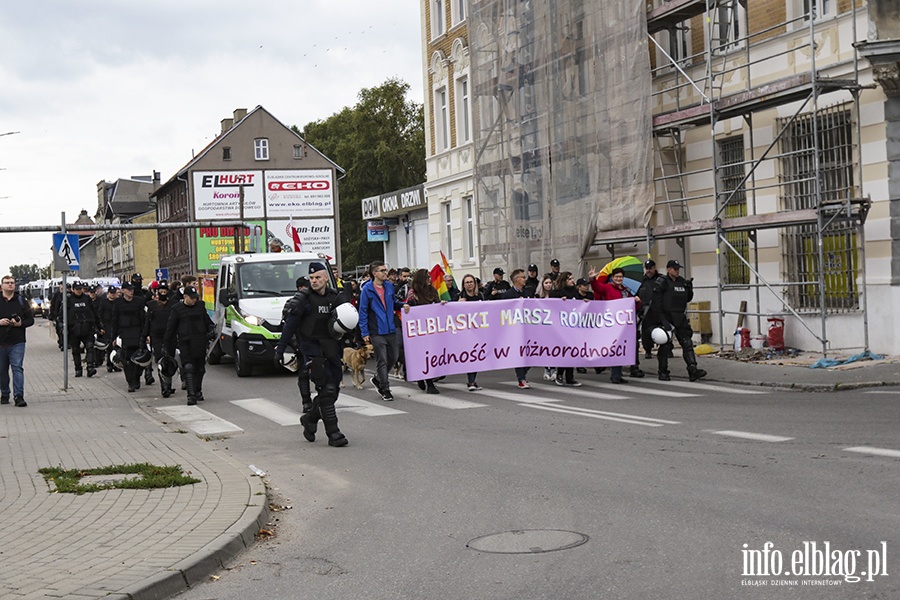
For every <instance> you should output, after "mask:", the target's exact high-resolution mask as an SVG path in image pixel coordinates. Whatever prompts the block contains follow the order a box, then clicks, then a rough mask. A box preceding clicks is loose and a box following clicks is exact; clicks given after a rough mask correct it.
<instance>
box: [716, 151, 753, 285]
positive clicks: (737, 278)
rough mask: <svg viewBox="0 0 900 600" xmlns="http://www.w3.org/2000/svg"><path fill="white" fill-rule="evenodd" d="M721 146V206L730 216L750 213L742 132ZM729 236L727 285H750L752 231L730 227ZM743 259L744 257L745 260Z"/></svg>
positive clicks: (725, 265)
mask: <svg viewBox="0 0 900 600" xmlns="http://www.w3.org/2000/svg"><path fill="white" fill-rule="evenodd" d="M717 145H718V147H719V165H720V168H719V171H718V177H719V188H720V192H719V199H718V202H717V204H718V206H722V204H725V210H724V211H723V215H724V216H725V217H726V218H734V217H746V216H747V191H746V189H745V187H744V186H745V183H744V178H745V176H746V175H745V166H744V136H742V135H738V136H734V137H729V138H725V139H723V140H719V141H718V142H717ZM725 239H726V240H727V241H728V243H729V244H730V245H731V247H732V248H734V250H733V251H732V250H731V249H730V248H729V249H728V250H726V251H725V253H724V271H725V282H724V283H725V284H726V285H747V284H749V283H750V268H749V267H748V266H747V263H748V262H749V260H750V234H749V233H747V232H746V231H729V232H727V233H726V234H725ZM741 259H743V260H741Z"/></svg>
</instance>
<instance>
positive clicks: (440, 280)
mask: <svg viewBox="0 0 900 600" xmlns="http://www.w3.org/2000/svg"><path fill="white" fill-rule="evenodd" d="M430 273H431V285H433V286H434V289H436V290H437V293H438V296H440V297H441V300H446V301H448V302H449V301H450V292H449V291H448V290H447V284H446V282H445V281H444V270H443V269H442V268H441V265H434V266H433V267H432V268H431V271H430Z"/></svg>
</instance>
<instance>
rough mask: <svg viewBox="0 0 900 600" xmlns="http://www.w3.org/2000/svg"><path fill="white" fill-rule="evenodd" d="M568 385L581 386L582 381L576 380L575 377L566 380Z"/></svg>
mask: <svg viewBox="0 0 900 600" xmlns="http://www.w3.org/2000/svg"><path fill="white" fill-rule="evenodd" d="M566 385H567V386H569V387H581V382H580V381H575V380H574V379H573V380H572V381H567V382H566Z"/></svg>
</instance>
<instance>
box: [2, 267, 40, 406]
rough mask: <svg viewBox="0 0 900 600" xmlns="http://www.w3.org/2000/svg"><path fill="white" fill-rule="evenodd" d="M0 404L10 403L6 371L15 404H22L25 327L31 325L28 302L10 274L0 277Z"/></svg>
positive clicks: (32, 321) (23, 396)
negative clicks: (0, 292)
mask: <svg viewBox="0 0 900 600" xmlns="http://www.w3.org/2000/svg"><path fill="white" fill-rule="evenodd" d="M0 287H2V288H3V292H2V296H0V404H9V392H10V390H9V372H10V369H12V387H13V389H12V392H13V398H14V399H15V403H16V406H19V407H25V406H28V404H27V403H26V402H25V328H26V327H31V326H32V325H34V312H33V311H32V310H31V303H30V302H26V301H25V300H24V299H23V298H22V297H21V296H20V295H19V294H18V292H16V280H15V278H14V277H13V276H12V275H4V276H3V279H0Z"/></svg>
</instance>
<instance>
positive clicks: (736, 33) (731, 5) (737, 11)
mask: <svg viewBox="0 0 900 600" xmlns="http://www.w3.org/2000/svg"><path fill="white" fill-rule="evenodd" d="M713 15H714V16H715V23H714V24H713V39H712V44H711V50H712V51H713V53H717V52H718V53H721V52H728V51H729V50H733V49H734V48H737V47H739V46H741V45H743V41H742V40H741V37H742V36H743V35H744V32H745V31H746V26H745V24H746V22H747V12H746V9H745V8H744V7H743V6H741V5H740V3H738V2H728V3H725V4H722V5H720V6H719V7H718V8H716V9H715V10H714V12H713Z"/></svg>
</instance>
